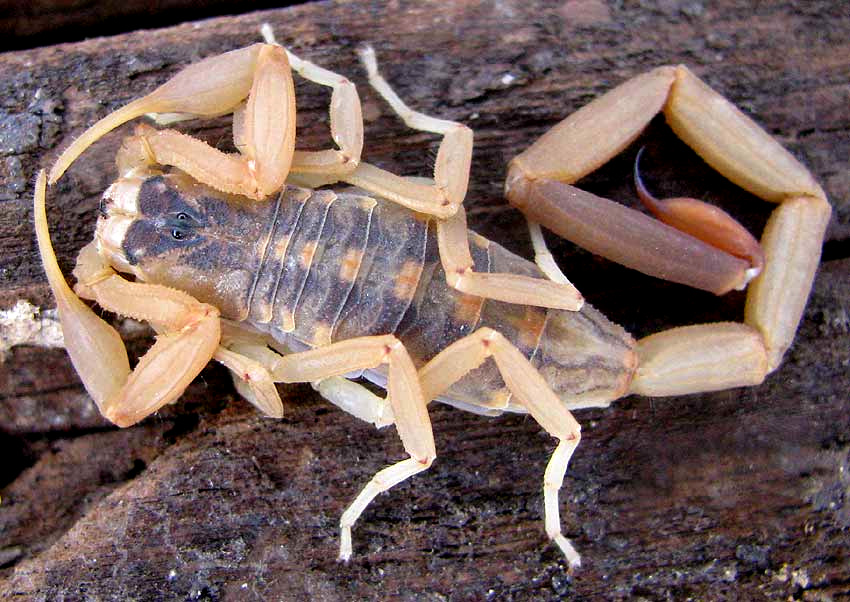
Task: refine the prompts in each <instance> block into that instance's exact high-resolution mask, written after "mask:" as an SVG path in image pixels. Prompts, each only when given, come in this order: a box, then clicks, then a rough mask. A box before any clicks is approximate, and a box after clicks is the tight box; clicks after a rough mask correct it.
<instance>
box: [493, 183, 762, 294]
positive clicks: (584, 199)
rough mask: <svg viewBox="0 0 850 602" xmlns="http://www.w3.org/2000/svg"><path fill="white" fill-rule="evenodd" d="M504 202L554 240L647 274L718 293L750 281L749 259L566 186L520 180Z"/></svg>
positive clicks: (638, 213) (626, 208)
mask: <svg viewBox="0 0 850 602" xmlns="http://www.w3.org/2000/svg"><path fill="white" fill-rule="evenodd" d="M517 184H519V183H517ZM508 198H509V200H510V201H511V203H512V204H513V205H514V206H515V207H517V208H519V209H520V210H521V211H522V212H523V213H524V214H525V215H526V217H528V218H529V219H531V220H533V221H535V222H539V223H541V224H543V225H545V226H546V227H547V228H549V229H551V230H552V231H553V232H555V233H556V234H558V235H559V236H562V237H564V238H566V239H568V240H570V241H572V242H574V243H576V244H577V245H579V246H580V247H583V248H585V249H587V250H588V251H590V252H592V253H596V254H597V255H602V256H603V257H606V258H608V259H610V260H611V261H615V262H617V263H620V264H622V265H625V266H627V267H630V268H632V269H635V270H638V271H640V272H643V273H644V274H648V275H650V276H656V277H658V278H663V279H665V280H671V281H673V282H679V283H681V284H686V285H688V286H692V287H694V288H699V289H702V290H707V291H710V292H712V293H714V294H717V295H722V294H723V293H726V292H728V291H730V290H732V289H733V288H739V287H741V286H743V285H744V284H745V283H746V282H747V280H748V279H749V278H750V277H751V273H750V272H749V270H750V264H749V262H748V261H744V260H742V259H739V258H737V257H734V256H733V255H730V254H729V253H727V252H725V251H722V250H720V249H718V248H716V247H714V246H711V245H709V244H706V243H705V242H703V241H701V240H699V239H697V238H694V237H693V236H691V235H689V234H686V233H684V232H680V231H679V230H677V229H675V228H672V227H670V226H668V225H666V224H663V223H661V222H659V221H658V220H655V219H653V218H651V217H649V216H648V215H645V214H643V213H640V212H638V211H635V210H633V209H630V208H628V207H625V206H623V205H620V204H619V203H615V202H614V201H610V200H608V199H604V198H602V197H598V196H596V195H594V194H591V193H589V192H585V191H583V190H580V189H578V188H575V187H573V186H570V185H568V184H563V183H561V182H555V181H551V180H543V179H541V180H531V181H529V180H524V181H523V182H522V183H521V185H516V186H513V187H511V188H510V189H509V193H508Z"/></svg>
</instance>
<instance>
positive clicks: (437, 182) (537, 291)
mask: <svg viewBox="0 0 850 602" xmlns="http://www.w3.org/2000/svg"><path fill="white" fill-rule="evenodd" d="M360 58H361V59H362V61H363V64H364V65H365V67H366V70H367V72H368V75H369V83H370V84H371V85H372V87H374V88H375V89H376V90H377V91H378V93H379V94H380V95H381V96H382V97H383V98H384V99H385V100H386V101H387V102H388V103H389V104H390V106H391V107H392V109H393V110H394V111H395V112H396V113H397V114H398V115H399V116H400V117H401V118H402V120H404V122H405V124H407V126H408V127H411V128H413V129H415V130H420V131H425V132H431V133H434V134H441V135H442V136H443V140H442V142H441V143H440V148H439V151H438V152H437V162H436V166H435V168H434V183H433V184H422V183H419V182H416V181H413V180H412V179H411V178H404V177H400V176H396V175H394V174H392V173H389V172H387V171H384V170H380V169H378V168H377V167H374V166H372V165H369V164H366V163H361V165H360V166H359V167H358V168H357V169H356V170H355V171H354V173H353V174H351V175H350V176H347V177H346V178H345V181H347V182H350V183H352V184H355V185H357V186H360V187H362V188H364V189H366V190H368V191H370V192H374V193H376V194H379V195H381V196H382V197H384V198H387V199H390V200H392V201H395V202H397V203H400V204H402V205H405V206H406V207H409V208H411V209H413V210H414V211H419V212H422V213H427V214H430V215H434V216H435V217H437V238H438V241H439V247H440V259H441V261H442V265H443V270H444V271H445V273H446V279H447V281H448V283H449V286H451V287H453V288H455V289H457V290H459V291H461V292H463V293H466V294H470V295H477V296H479V297H487V298H489V299H496V300H499V301H506V302H508V303H520V304H524V305H535V306H539V307H551V308H555V309H565V310H571V311H577V310H579V309H581V306H582V303H583V299H582V297H581V294H580V293H579V292H578V290H576V288H575V287H574V286H572V285H571V284H570V283H569V282H566V279H565V278H564V279H563V280H562V281H549V282H547V281H545V280H541V279H538V278H529V277H527V276H519V275H516V274H480V273H477V272H475V271H474V269H473V268H474V264H473V261H472V255H471V254H470V251H469V242H468V240H467V233H466V232H467V230H466V211H465V210H464V208H463V199H464V197H465V196H466V189H467V186H468V183H469V168H470V163H471V161H472V130H471V129H469V128H468V127H466V126H465V125H463V124H461V123H457V122H455V121H449V120H446V119H437V118H435V117H431V116H429V115H425V114H423V113H419V112H417V111H413V110H412V109H410V107H408V106H407V105H406V104H405V103H404V101H402V100H401V98H399V96H398V95H397V94H396V93H395V92H394V91H393V89H392V88H391V87H390V85H389V84H388V83H387V82H386V80H384V78H383V77H382V76H381V74H380V73H379V72H378V65H377V61H376V59H375V51H374V50H373V49H372V48H371V47H367V48H365V49H363V50H362V51H361V53H360Z"/></svg>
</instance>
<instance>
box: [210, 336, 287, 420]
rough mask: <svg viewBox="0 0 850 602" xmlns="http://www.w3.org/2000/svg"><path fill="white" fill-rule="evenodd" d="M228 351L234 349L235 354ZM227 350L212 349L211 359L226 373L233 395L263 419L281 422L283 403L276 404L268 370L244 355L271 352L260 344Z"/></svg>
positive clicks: (275, 391)
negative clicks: (263, 415)
mask: <svg viewBox="0 0 850 602" xmlns="http://www.w3.org/2000/svg"><path fill="white" fill-rule="evenodd" d="M231 347H236V348H237V349H238V351H237V350H236V349H233V348H231ZM231 347H228V346H225V345H220V346H219V347H218V349H216V352H215V354H214V355H213V359H214V360H216V361H217V362H219V363H221V364H223V365H224V366H226V367H227V369H228V370H230V375H231V377H232V378H233V385H234V386H235V387H236V391H237V392H238V393H239V394H240V395H241V396H242V397H243V398H245V399H246V400H247V401H248V402H250V403H251V404H252V405H253V406H254V407H255V408H257V409H258V410H260V411H261V412H262V413H263V414H265V415H266V416H268V417H270V418H283V403H282V402H281V400H280V395H279V394H278V392H277V387H276V386H275V384H274V379H273V378H272V375H271V373H269V370H268V366H267V365H266V364H265V363H264V362H262V361H258V360H257V359H255V358H254V357H251V356H250V355H248V353H250V351H253V350H256V351H258V352H263V350H268V351H269V352H271V353H274V352H272V351H271V350H269V349H268V347H266V346H265V345H261V344H255V345H246V344H242V345H238V346H237V345H232V346H231ZM246 347H248V349H246ZM240 351H242V353H240Z"/></svg>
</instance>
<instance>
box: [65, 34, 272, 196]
mask: <svg viewBox="0 0 850 602" xmlns="http://www.w3.org/2000/svg"><path fill="white" fill-rule="evenodd" d="M262 48H263V44H254V45H253V46H248V47H247V48H242V49H240V50H234V51H232V52H225V53H224V54H221V55H218V56H213V57H209V58H206V59H204V60H202V61H200V62H198V63H195V64H193V65H189V66H188V67H186V68H185V69H183V70H182V71H180V72H179V73H177V75H175V76H174V77H172V78H171V79H170V80H168V81H167V82H165V83H164V84H163V85H161V86H160V87H159V88H157V89H156V90H154V91H153V92H151V93H150V94H148V95H147V96H144V97H142V98H139V99H136V100H134V101H132V102H131V103H129V104H128V105H126V106H124V107H122V108H121V109H118V110H117V111H115V112H114V113H110V114H109V115H107V116H106V117H104V118H103V119H101V120H100V121H98V122H97V123H95V124H94V125H93V126H91V127H90V128H89V129H88V130H86V131H85V132H84V133H83V134H82V136H80V137H79V138H77V139H76V140H75V141H74V142H73V143H72V144H71V146H69V147H68V148H67V149H66V150H65V152H63V153H62V154H61V155H60V156H59V159H57V160H56V163H55V164H54V165H53V167H52V169H51V170H50V183H51V184H53V183H55V182H56V181H57V180H58V179H59V178H60V177H61V176H62V174H63V173H65V170H66V169H68V166H70V165H71V163H73V162H74V160H75V159H76V158H77V157H79V156H80V155H81V154H82V153H83V151H85V150H86V149H87V148H88V147H89V146H91V145H92V144H93V143H94V142H96V141H97V140H98V139H100V138H101V137H102V136H104V135H105V134H107V133H108V132H110V131H112V130H113V129H115V128H116V127H118V126H120V125H122V124H124V123H126V122H128V121H130V120H131V119H135V118H136V117H140V116H142V115H144V114H146V113H155V114H169V116H170V117H171V119H170V121H174V120H175V119H191V118H193V117H214V116H217V115H223V114H226V113H230V112H233V111H234V110H235V109H236V107H237V106H239V104H240V103H241V102H242V101H244V100H245V98H247V97H248V94H249V92H250V91H251V86H252V84H253V80H254V71H255V70H256V65H257V60H258V57H259V55H260V50H261V49H262Z"/></svg>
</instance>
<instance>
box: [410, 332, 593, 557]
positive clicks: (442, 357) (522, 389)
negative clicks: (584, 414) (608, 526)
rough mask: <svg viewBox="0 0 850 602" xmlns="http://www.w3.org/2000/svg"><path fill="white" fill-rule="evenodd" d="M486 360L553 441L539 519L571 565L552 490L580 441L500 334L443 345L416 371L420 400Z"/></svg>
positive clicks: (576, 428)
mask: <svg viewBox="0 0 850 602" xmlns="http://www.w3.org/2000/svg"><path fill="white" fill-rule="evenodd" d="M487 358H493V360H494V361H495V362H496V366H497V367H498V369H499V373H500V374H501V375H502V379H503V380H504V381H505V385H506V386H507V388H508V390H509V391H510V392H511V394H512V395H513V397H514V399H515V400H516V401H518V402H519V404H520V405H522V406H523V407H525V408H526V409H527V410H528V412H529V413H530V414H531V416H532V417H533V418H534V419H535V420H536V421H537V422H538V424H540V426H542V427H543V428H544V429H546V432H548V433H549V434H550V435H552V436H553V437H556V438H557V439H558V440H559V441H558V446H557V447H556V448H555V451H554V452H552V457H551V458H550V460H549V464H548V465H547V466H546V472H545V474H544V477H543V499H544V509H545V512H544V521H545V525H546V534H547V535H549V537H550V539H552V540H553V541H554V542H555V543H556V544H557V545H558V547H559V548H560V549H561V552H563V554H564V556H565V557H566V559H567V562H568V563H569V565H570V567H573V568H574V567H577V566H579V565H580V564H581V557H580V556H579V554H578V552H576V550H575V548H574V547H573V545H572V543H570V541H569V540H568V539H567V538H566V537H564V536H563V535H562V533H561V519H560V510H559V507H558V492H559V491H560V489H561V486H562V485H563V483H564V474H565V473H566V470H567V464H568V463H569V461H570V458H571V457H572V454H573V452H574V451H575V449H576V447H578V444H579V441H580V439H581V426H580V425H579V424H578V422H576V420H575V418H573V415H572V414H571V413H570V411H569V410H567V408H566V407H565V406H564V404H563V403H562V402H561V400H560V399H558V397H557V395H555V393H554V392H553V391H552V389H551V388H550V387H549V385H548V384H547V383H546V380H545V379H544V378H543V376H542V375H541V374H540V373H539V372H538V371H537V370H536V369H535V368H534V366H532V365H531V363H530V362H529V361H528V360H527V359H526V358H525V356H524V355H523V354H522V353H521V352H520V351H519V350H518V349H517V348H516V347H514V346H513V345H512V344H511V343H510V342H509V341H508V340H507V339H505V338H504V337H503V336H502V335H501V334H500V333H498V332H496V331H495V330H492V329H491V328H480V329H479V330H476V331H475V332H474V333H472V334H471V335H468V336H466V337H464V338H462V339H460V340H458V341H455V342H454V343H452V344H451V345H449V346H448V347H446V348H445V349H443V350H442V351H441V352H440V353H438V354H437V355H436V356H434V358H432V359H431V361H429V362H428V363H427V364H425V366H423V367H422V368H421V369H420V370H419V378H420V380H421V382H422V391H423V393H424V395H425V399H434V398H435V397H437V396H439V395H440V394H441V393H443V392H444V391H445V390H446V389H448V388H449V387H451V386H452V385H453V384H454V383H455V382H457V381H458V380H460V379H461V378H463V377H464V376H465V375H467V374H468V373H469V372H470V371H472V370H474V369H475V368H477V367H479V366H480V365H481V364H483V363H484V361H485V360H486V359H487Z"/></svg>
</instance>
